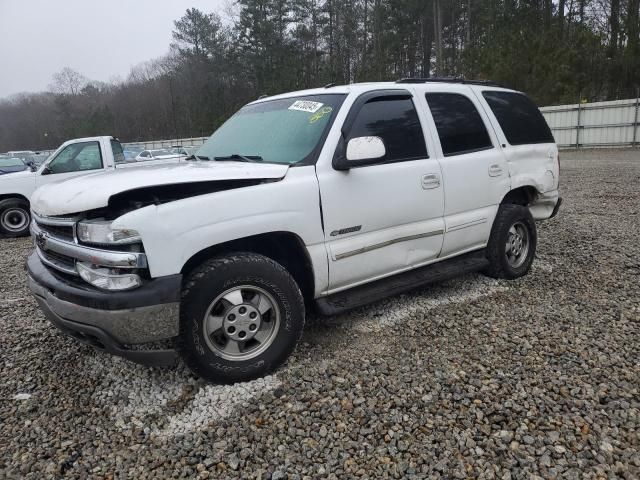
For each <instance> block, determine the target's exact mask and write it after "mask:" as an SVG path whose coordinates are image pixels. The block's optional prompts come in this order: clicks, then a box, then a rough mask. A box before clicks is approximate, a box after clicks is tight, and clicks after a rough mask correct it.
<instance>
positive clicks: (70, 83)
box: [49, 67, 89, 96]
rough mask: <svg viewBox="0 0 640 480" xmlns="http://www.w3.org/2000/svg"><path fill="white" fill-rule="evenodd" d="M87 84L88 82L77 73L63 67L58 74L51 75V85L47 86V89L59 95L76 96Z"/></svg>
mask: <svg viewBox="0 0 640 480" xmlns="http://www.w3.org/2000/svg"><path fill="white" fill-rule="evenodd" d="M87 83H89V80H88V79H87V78H86V77H85V76H84V75H82V74H81V73H79V72H76V71H75V70H73V69H71V68H69V67H64V68H63V69H62V70H60V71H59V72H58V73H54V74H53V83H51V85H49V89H50V90H51V91H52V92H54V93H58V94H61V95H74V96H75V95H78V94H80V92H81V91H82V89H83V88H84V87H85V86H86V85H87Z"/></svg>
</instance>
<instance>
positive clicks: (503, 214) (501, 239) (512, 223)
mask: <svg viewBox="0 0 640 480" xmlns="http://www.w3.org/2000/svg"><path fill="white" fill-rule="evenodd" d="M536 244H537V232H536V224H535V222H534V220H533V217H532V216H531V212H530V211H529V209H528V208H527V207H524V206H522V205H512V204H506V205H501V206H500V208H499V210H498V214H497V216H496V219H495V221H494V223H493V228H492V230H491V238H490V239H489V244H488V245H487V258H488V259H489V262H490V265H489V267H488V268H487V270H486V271H485V273H486V274H487V275H489V276H491V277H494V278H505V279H514V278H518V277H522V276H523V275H526V274H527V273H528V272H529V269H530V268H531V264H532V263H533V259H534V257H535V254H536Z"/></svg>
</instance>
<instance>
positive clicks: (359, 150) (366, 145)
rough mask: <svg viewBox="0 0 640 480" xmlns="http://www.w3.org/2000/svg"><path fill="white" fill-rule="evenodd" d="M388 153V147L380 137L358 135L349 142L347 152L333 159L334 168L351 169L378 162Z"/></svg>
mask: <svg viewBox="0 0 640 480" xmlns="http://www.w3.org/2000/svg"><path fill="white" fill-rule="evenodd" d="M386 154H387V149H386V148H385V146H384V142H383V141H382V139H381V138H380V137H373V136H367V137H356V138H352V139H351V140H349V143H347V148H346V154H345V155H340V156H339V157H336V158H334V159H333V168H335V169H336V170H349V169H350V168H353V167H362V166H365V165H373V164H375V163H378V162H379V161H380V160H381V159H383V158H384V157H385V155H386Z"/></svg>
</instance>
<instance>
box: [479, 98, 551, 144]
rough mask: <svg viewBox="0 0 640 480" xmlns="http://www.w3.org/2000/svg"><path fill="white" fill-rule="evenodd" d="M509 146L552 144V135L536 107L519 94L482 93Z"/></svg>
mask: <svg viewBox="0 0 640 480" xmlns="http://www.w3.org/2000/svg"><path fill="white" fill-rule="evenodd" d="M482 95H483V96H484V98H485V99H486V100H487V103H488V104H489V107H491V110H492V111H493V114H494V115H495V116H496V119H497V120H498V123H499V124H500V127H501V128H502V131H503V132H504V135H505V137H507V141H508V142H509V143H510V144H511V145H523V144H526V143H553V142H554V140H553V135H552V134H551V130H550V129H549V126H548V125H547V122H546V121H545V119H544V117H543V116H542V113H540V110H538V107H536V105H535V104H534V103H533V102H532V101H531V100H530V99H529V97H527V96H526V95H523V94H521V93H513V92H482Z"/></svg>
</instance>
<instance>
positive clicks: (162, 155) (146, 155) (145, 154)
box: [136, 148, 181, 162]
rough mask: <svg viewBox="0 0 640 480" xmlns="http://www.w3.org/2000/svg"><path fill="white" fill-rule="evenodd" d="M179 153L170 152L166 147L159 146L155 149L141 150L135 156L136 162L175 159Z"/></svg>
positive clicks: (178, 156)
mask: <svg viewBox="0 0 640 480" xmlns="http://www.w3.org/2000/svg"><path fill="white" fill-rule="evenodd" d="M180 156H181V155H179V154H176V153H173V152H171V150H169V149H167V148H159V149H156V150H143V151H142V152H140V154H139V155H138V156H137V157H136V162H148V161H149V160H175V159H177V158H180Z"/></svg>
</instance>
